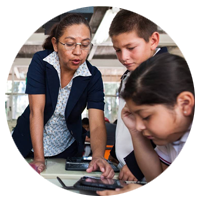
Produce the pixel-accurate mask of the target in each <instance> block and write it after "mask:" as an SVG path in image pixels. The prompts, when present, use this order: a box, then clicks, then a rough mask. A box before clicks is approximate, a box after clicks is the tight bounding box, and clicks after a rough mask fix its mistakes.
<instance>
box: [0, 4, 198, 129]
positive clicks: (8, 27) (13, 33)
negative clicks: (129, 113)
mask: <svg viewBox="0 0 200 200" xmlns="http://www.w3.org/2000/svg"><path fill="white" fill-rule="evenodd" d="M122 8H123V7H120V6H110V7H109V6H5V32H6V38H5V97H4V98H5V125H6V126H7V127H8V129H9V131H11V130H12V128H13V127H14V126H15V124H16V120H17V118H18V116H20V115H21V114H22V112H23V111H24V109H25V107H26V106H27V105H28V96H27V95H26V94H24V92H25V88H26V73H27V70H28V66H29V64H30V61H31V59H32V56H33V54H34V53H35V52H37V51H39V50H42V44H43V42H44V40H45V38H46V37H47V36H48V32H49V30H50V28H51V26H52V25H53V24H54V23H56V22H58V21H59V20H60V19H62V18H63V17H64V16H65V15H66V14H68V13H80V14H82V15H84V16H85V17H86V18H87V19H88V20H89V22H90V26H91V28H92V38H93V39H92V43H93V48H92V49H91V51H90V54H89V56H88V60H89V61H90V62H91V64H92V65H94V66H96V67H97V68H98V69H99V70H100V71H101V73H102V77H103V83H104V92H105V117H106V118H108V119H109V121H110V122H114V121H115V120H116V119H117V110H118V88H119V84H120V77H121V76H122V75H123V73H124V72H125V71H126V68H125V67H124V66H123V65H122V64H121V63H120V62H119V61H118V60H117V57H116V54H115V51H114V49H113V47H112V42H111V40H110V38H109V36H108V30H109V26H110V23H111V21H112V19H113V17H114V16H115V15H116V13H117V12H118V11H119V10H120V9H122ZM148 8H150V9H151V10H152V11H153V12H154V14H155V16H156V19H157V25H158V31H159V33H160V43H159V46H166V47H168V50H169V52H170V53H173V54H177V55H180V56H182V57H184V58H185V59H186V60H188V61H190V62H191V64H192V65H193V66H194V67H195V7H192V6H190V7H186V6H184V7H166V6H165V7H148ZM87 115H88V113H87V110H85V111H84V113H83V115H82V118H84V117H87Z"/></svg>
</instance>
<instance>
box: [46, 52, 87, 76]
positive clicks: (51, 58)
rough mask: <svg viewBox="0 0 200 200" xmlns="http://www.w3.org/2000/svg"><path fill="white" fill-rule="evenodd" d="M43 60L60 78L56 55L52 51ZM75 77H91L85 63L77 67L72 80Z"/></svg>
mask: <svg viewBox="0 0 200 200" xmlns="http://www.w3.org/2000/svg"><path fill="white" fill-rule="evenodd" d="M43 60H44V61H46V62H48V63H49V64H50V65H52V66H53V67H54V68H55V69H56V71H57V72H58V76H59V78H60V63H59V57H58V53H57V52H55V51H53V52H52V53H51V54H49V55H48V56H47V57H45V58H44V59H43ZM77 76H91V73H90V71H89V69H88V67H87V64H86V62H84V63H83V64H82V65H80V66H79V68H78V69H77V70H76V72H75V73H74V76H73V78H75V77H77Z"/></svg>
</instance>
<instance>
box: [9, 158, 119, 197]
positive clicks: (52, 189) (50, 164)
mask: <svg viewBox="0 0 200 200" xmlns="http://www.w3.org/2000/svg"><path fill="white" fill-rule="evenodd" d="M32 161H33V159H30V158H29V159H28V158H25V159H23V158H17V157H5V164H27V163H30V162H32ZM65 161H66V159H61V158H48V159H46V166H47V168H46V169H45V170H44V171H43V172H41V173H40V176H41V179H44V180H43V184H41V185H40V187H39V191H38V194H37V196H44V195H46V196H55V195H57V196H95V195H96V193H95V192H90V191H80V190H65V189H63V188H62V186H61V185H60V183H59V182H58V180H57V176H58V177H60V178H61V179H62V180H63V182H64V183H65V184H66V185H68V186H72V185H73V184H74V183H75V182H76V181H78V180H79V179H80V178H81V177H82V176H96V177H100V175H101V172H91V173H87V172H86V171H68V170H65ZM114 178H118V173H115V176H114Z"/></svg>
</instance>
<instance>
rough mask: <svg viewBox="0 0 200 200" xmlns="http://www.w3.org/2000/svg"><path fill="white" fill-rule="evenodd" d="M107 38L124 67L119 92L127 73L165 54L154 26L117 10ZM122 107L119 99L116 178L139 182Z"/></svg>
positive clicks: (122, 104)
mask: <svg viewBox="0 0 200 200" xmlns="http://www.w3.org/2000/svg"><path fill="white" fill-rule="evenodd" d="M109 35H110V37H111V39H112V42H113V47H114V49H115V50H116V54H117V58H118V60H119V61H120V62H121V63H122V64H123V65H124V66H125V67H126V68H127V71H126V72H125V73H124V75H123V76H122V78H121V85H120V89H119V90H120V91H119V92H121V91H123V89H124V86H125V82H126V78H127V77H128V76H129V74H130V73H129V72H130V71H134V70H135V69H136V68H137V67H138V66H139V65H140V64H141V63H142V62H144V61H145V60H147V59H149V58H150V57H152V56H154V55H157V54H160V53H164V52H167V48H165V47H164V48H157V46H158V43H159V33H158V32H157V25H156V24H154V23H153V22H151V21H150V20H148V19H146V18H144V17H142V16H141V15H138V14H136V13H133V12H131V11H127V10H120V11H119V12H118V13H117V15H116V16H115V18H114V19H113V21H112V23H111V26H110V30H109ZM124 105H125V101H124V100H123V99H121V98H120V99H119V110H118V123H117V128H116V142H115V153H116V156H117V159H118V161H119V165H118V166H119V167H120V168H121V170H120V174H119V179H122V180H129V181H132V180H141V179H142V178H143V177H144V176H143V174H142V172H141V171H140V169H139V167H138V165H137V162H136V160H135V156H134V151H133V149H134V148H133V145H132V140H131V136H130V133H129V131H128V129H127V128H126V126H125V125H124V123H123V121H122V119H121V110H122V108H123V107H124ZM124 144H126V145H124ZM111 157H112V155H111Z"/></svg>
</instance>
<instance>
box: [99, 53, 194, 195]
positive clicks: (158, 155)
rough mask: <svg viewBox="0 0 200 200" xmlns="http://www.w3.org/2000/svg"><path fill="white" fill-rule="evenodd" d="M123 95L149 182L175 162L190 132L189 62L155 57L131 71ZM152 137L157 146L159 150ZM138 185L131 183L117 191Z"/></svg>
mask: <svg viewBox="0 0 200 200" xmlns="http://www.w3.org/2000/svg"><path fill="white" fill-rule="evenodd" d="M121 95H122V98H124V99H125V101H126V105H125V107H124V108H123V110H122V113H121V116H122V119H123V121H124V123H125V125H126V126H127V128H128V129H129V132H130V134H131V137H132V142H133V146H134V148H135V156H136V159H137V163H138V165H139V167H140V169H141V171H142V172H143V174H144V176H145V178H146V180H147V181H148V182H149V181H151V180H153V179H154V178H156V177H157V176H158V175H160V174H161V173H162V172H163V171H164V170H165V169H166V168H167V167H168V166H169V165H170V164H171V163H172V162H173V161H174V159H175V158H176V157H177V156H178V154H179V153H180V151H181V149H182V148H183V146H184V144H185V142H186V140H187V137H188V135H189V131H190V128H191V124H192V120H193V115H194V105H195V101H194V86H193V81H192V77H191V74H190V71H189V68H188V65H187V63H186V61H185V60H184V59H183V58H181V57H179V56H175V55H170V54H168V53H164V54H160V55H158V56H155V57H153V58H151V59H149V60H147V61H146V62H144V63H142V64H141V65H140V66H139V67H138V68H137V69H136V70H135V71H134V72H132V73H131V75H130V77H129V78H128V80H127V83H126V85H125V89H124V92H123V93H122V94H121ZM150 140H153V142H154V143H155V144H156V145H157V147H156V149H155V150H156V151H155V150H154V149H153V147H152V145H151V143H150ZM137 187H139V186H138V185H137V184H133V185H129V186H128V187H125V188H123V190H121V191H114V194H116V193H122V192H126V191H129V190H132V189H135V188H137ZM111 193H112V192H111ZM111 193H109V191H104V192H102V193H101V192H98V194H100V195H109V194H111ZM112 194H113V193H112Z"/></svg>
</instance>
